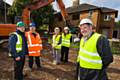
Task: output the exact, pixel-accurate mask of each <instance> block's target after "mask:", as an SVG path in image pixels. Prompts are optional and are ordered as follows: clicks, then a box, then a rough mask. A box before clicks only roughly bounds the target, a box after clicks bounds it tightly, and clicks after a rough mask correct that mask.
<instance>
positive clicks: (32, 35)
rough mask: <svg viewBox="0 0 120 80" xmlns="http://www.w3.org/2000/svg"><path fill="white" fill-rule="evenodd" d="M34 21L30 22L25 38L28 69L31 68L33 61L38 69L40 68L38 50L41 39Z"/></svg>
mask: <svg viewBox="0 0 120 80" xmlns="http://www.w3.org/2000/svg"><path fill="white" fill-rule="evenodd" d="M35 26H36V25H35V23H30V27H29V29H30V31H28V32H26V38H27V42H28V51H29V54H28V56H29V67H30V70H32V68H33V62H34V58H35V62H36V65H37V68H38V69H41V64H40V55H41V54H40V51H41V50H42V40H41V38H40V35H39V33H37V32H36V27H35Z"/></svg>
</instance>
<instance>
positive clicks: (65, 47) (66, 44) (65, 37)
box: [61, 27, 72, 63]
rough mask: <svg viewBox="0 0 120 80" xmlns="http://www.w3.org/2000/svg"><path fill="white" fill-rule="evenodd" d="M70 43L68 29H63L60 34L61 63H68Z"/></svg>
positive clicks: (70, 38) (70, 37)
mask: <svg viewBox="0 0 120 80" xmlns="http://www.w3.org/2000/svg"><path fill="white" fill-rule="evenodd" d="M71 42H72V35H71V33H70V32H69V28H68V27H64V32H63V33H62V44H61V62H65V63H66V62H68V54H69V48H70V44H71Z"/></svg>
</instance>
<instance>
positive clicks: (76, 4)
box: [72, 0, 80, 7]
mask: <svg viewBox="0 0 120 80" xmlns="http://www.w3.org/2000/svg"><path fill="white" fill-rule="evenodd" d="M72 1H73V7H76V6H79V2H80V0H72Z"/></svg>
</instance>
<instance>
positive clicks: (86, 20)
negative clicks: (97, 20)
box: [80, 18, 93, 25]
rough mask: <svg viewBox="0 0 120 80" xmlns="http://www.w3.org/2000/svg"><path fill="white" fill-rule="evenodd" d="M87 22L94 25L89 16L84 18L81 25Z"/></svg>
mask: <svg viewBox="0 0 120 80" xmlns="http://www.w3.org/2000/svg"><path fill="white" fill-rule="evenodd" d="M85 23H89V24H91V25H93V22H92V21H91V20H90V19H88V18H85V19H82V20H81V21H80V25H82V24H85Z"/></svg>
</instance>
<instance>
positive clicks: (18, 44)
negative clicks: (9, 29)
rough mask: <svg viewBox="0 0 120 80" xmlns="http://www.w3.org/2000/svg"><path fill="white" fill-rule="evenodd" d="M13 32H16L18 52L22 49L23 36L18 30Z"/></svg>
mask: <svg viewBox="0 0 120 80" xmlns="http://www.w3.org/2000/svg"><path fill="white" fill-rule="evenodd" d="M11 34H15V35H16V36H17V42H16V51H17V53H19V52H20V51H22V37H21V35H19V34H18V33H16V32H13V33H11Z"/></svg>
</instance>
